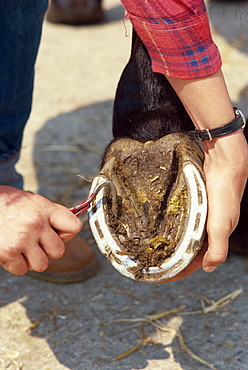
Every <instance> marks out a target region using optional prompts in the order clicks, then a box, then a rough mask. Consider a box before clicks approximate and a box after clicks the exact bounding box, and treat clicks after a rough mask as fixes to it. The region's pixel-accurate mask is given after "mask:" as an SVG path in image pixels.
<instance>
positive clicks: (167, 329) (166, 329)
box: [150, 321, 218, 370]
mask: <svg viewBox="0 0 248 370" xmlns="http://www.w3.org/2000/svg"><path fill="white" fill-rule="evenodd" d="M150 324H151V325H153V326H155V327H156V328H157V329H159V330H161V331H164V332H168V333H172V334H174V336H176V337H177V338H178V340H179V343H180V346H181V347H182V349H183V350H184V351H185V352H186V353H187V354H188V355H189V356H190V357H191V358H193V359H194V360H196V361H198V362H200V363H201V364H204V365H206V366H207V367H209V368H210V369H212V370H218V369H217V368H216V367H214V366H212V365H211V364H209V363H208V362H207V361H205V360H203V359H202V358H200V357H199V356H197V355H195V354H194V353H193V352H192V351H191V350H190V349H189V348H188V347H187V346H186V344H185V341H184V338H183V335H182V333H181V332H180V330H176V329H173V328H170V327H168V326H165V325H163V324H162V323H160V322H159V321H155V322H154V321H151V322H150Z"/></svg>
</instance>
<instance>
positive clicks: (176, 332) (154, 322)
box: [112, 306, 217, 370]
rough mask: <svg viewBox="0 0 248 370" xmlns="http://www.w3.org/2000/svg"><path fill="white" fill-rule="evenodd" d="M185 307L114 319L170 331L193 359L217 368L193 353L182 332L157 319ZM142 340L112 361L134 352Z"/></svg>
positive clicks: (141, 343)
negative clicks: (137, 316) (143, 323)
mask: <svg viewBox="0 0 248 370" xmlns="http://www.w3.org/2000/svg"><path fill="white" fill-rule="evenodd" d="M184 308H185V306H181V307H179V308H174V309H172V310H168V311H164V312H160V313H158V314H154V315H148V316H145V317H140V318H134V319H117V320H114V321H115V322H117V321H125V322H133V323H141V322H146V323H148V324H151V325H153V326H154V327H155V328H157V329H158V330H160V331H163V332H168V333H172V334H173V335H174V336H175V337H177V338H178V340H179V343H180V346H181V347H182V349H183V350H184V351H185V352H186V353H187V354H188V355H189V356H190V357H192V358H193V359H194V360H196V361H198V362H200V363H202V364H204V365H205V366H207V367H209V368H210V369H212V370H217V369H216V368H215V367H214V366H212V365H211V364H209V363H208V362H207V361H205V360H203V359H202V358H200V357H199V356H197V355H195V354H194V353H193V352H192V351H191V350H190V349H189V348H188V347H187V346H186V344H185V341H184V338H183V335H182V333H181V332H180V331H179V330H176V329H173V328H170V327H168V326H166V325H164V324H163V323H162V322H161V321H159V320H158V319H161V318H163V317H165V316H168V315H170V314H172V313H178V312H181V311H182V310H183V309H184ZM148 339H150V338H147V339H145V341H147V340H148ZM143 342H144V341H141V342H139V343H138V344H137V345H135V346H134V347H132V348H131V349H129V350H128V351H126V352H124V353H122V354H121V355H119V356H117V357H116V358H115V359H114V360H112V361H117V360H121V359H123V358H125V357H127V356H128V355H129V354H131V353H132V352H134V351H135V350H136V349H137V348H139V347H140V346H141V345H143V344H144V343H143ZM150 342H151V339H150Z"/></svg>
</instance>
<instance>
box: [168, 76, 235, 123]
mask: <svg viewBox="0 0 248 370" xmlns="http://www.w3.org/2000/svg"><path fill="white" fill-rule="evenodd" d="M167 79H168V80H169V82H170V84H171V85H172V87H173V88H174V90H175V91H176V93H177V95H178V96H179V98H180V100H181V101H182V103H183V105H184V106H185V108H186V110H187V112H188V114H189V115H190V117H191V119H192V121H193V123H194V125H195V127H196V128H197V129H199V130H204V129H213V128H216V127H219V126H222V125H224V124H226V123H228V122H230V121H231V120H232V119H233V118H234V111H233V107H232V103H231V101H230V98H229V94H228V91H227V87H226V84H225V81H224V78H223V75H222V72H221V70H219V71H217V72H216V73H214V74H212V75H210V76H206V77H202V78H196V79H180V78H172V77H168V76H167Z"/></svg>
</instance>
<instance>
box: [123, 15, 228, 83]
mask: <svg viewBox="0 0 248 370" xmlns="http://www.w3.org/2000/svg"><path fill="white" fill-rule="evenodd" d="M127 18H129V19H130V20H131V22H132V24H133V27H134V28H135V30H136V32H137V33H138V35H139V37H140V38H141V40H142V41H143V43H144V44H145V46H146V48H147V50H148V52H149V55H150V57H151V60H152V69H153V71H154V72H158V73H162V74H164V75H167V76H171V77H176V78H199V77H205V76H208V75H210V74H213V73H215V72H217V71H218V70H219V69H220V67H221V57H220V53H219V50H218V48H217V46H216V45H215V44H214V42H213V40H212V37H211V32H210V27H209V21H208V16H207V13H206V12H204V13H203V14H201V15H199V16H197V17H193V18H191V19H190V20H187V21H182V22H172V23H169V22H168V23H166V22H162V21H161V20H160V21H158V20H157V19H156V20H152V19H151V20H150V19H149V20H148V19H147V18H146V19H145V18H143V19H142V18H140V17H137V16H135V15H133V14H131V13H130V12H129V13H127Z"/></svg>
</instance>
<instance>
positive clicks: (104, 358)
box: [0, 0, 248, 370]
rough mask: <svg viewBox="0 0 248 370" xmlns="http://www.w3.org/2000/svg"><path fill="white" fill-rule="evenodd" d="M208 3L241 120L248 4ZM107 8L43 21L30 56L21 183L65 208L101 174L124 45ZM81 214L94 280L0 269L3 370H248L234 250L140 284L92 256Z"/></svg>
mask: <svg viewBox="0 0 248 370" xmlns="http://www.w3.org/2000/svg"><path fill="white" fill-rule="evenodd" d="M208 5H209V12H210V17H211V22H212V28H213V34H214V39H215V41H216V43H217V45H218V46H219V48H220V50H221V52H222V56H223V70H224V73H225V76H226V80H227V84H228V87H229V90H230V94H231V98H232V101H233V104H234V105H235V106H238V107H239V108H241V109H242V110H243V111H244V113H245V115H246V116H248V108H247V98H248V73H247V66H248V55H247V52H248V38H247V32H248V3H247V2H244V3H242V4H241V5H237V3H236V2H234V4H232V5H228V4H225V2H218V3H217V2H216V3H215V2H209V4H208ZM104 7H105V9H106V19H105V21H104V23H103V24H101V25H94V26H88V27H70V26H64V25H52V24H49V23H47V22H45V24H44V32H43V37H42V43H41V48H40V52H39V56H38V60H37V66H36V82H35V90H34V104H33V111H32V114H31V117H30V120H29V122H28V126H27V129H26V132H25V138H24V142H23V151H22V156H21V160H20V163H19V165H18V168H19V170H20V171H21V172H22V173H23V174H24V176H25V188H26V189H27V190H31V191H35V192H39V193H40V194H42V195H44V196H46V197H48V198H50V199H52V200H54V201H57V202H60V203H62V204H64V205H66V206H71V205H74V204H76V203H78V202H79V201H81V200H83V199H84V198H85V197H86V196H87V194H88V191H89V187H90V183H88V182H87V181H86V180H84V179H82V178H80V177H78V176H77V175H82V176H84V177H85V178H87V179H92V178H93V177H94V176H95V175H96V174H97V172H98V167H99V164H100V160H101V153H102V152H103V150H104V148H105V146H106V145H107V143H108V142H109V141H110V139H111V111H112V104H113V97H114V92H115V88H116V84H117V82H118V78H119V76H120V73H121V71H122V69H123V67H124V65H125V63H126V61H127V59H128V55H129V50H130V43H131V37H130V35H131V31H130V25H129V23H128V21H126V20H123V8H122V6H121V5H120V3H119V2H118V1H117V0H105V2H104ZM83 219H84V220H85V225H84V228H83V231H82V232H81V234H82V235H83V236H84V237H85V238H86V239H87V240H88V241H89V242H90V243H91V245H92V247H93V248H94V249H95V251H96V253H97V255H98V257H99V260H100V263H101V268H100V271H99V273H98V274H97V275H96V276H95V277H93V278H91V279H89V280H87V281H86V282H84V283H77V284H72V285H63V284H62V285H57V284H53V283H46V282H42V281H36V280H34V279H32V278H30V277H28V276H21V277H17V276H14V275H11V274H9V273H7V272H6V271H4V270H3V269H1V270H0V276H1V279H0V289H1V296H0V328H1V338H0V369H1V370H5V369H8V370H17V369H22V370H37V369H38V370H65V369H70V370H125V369H126V370H138V369H146V370H160V369H161V370H207V369H209V368H211V369H218V370H244V369H248V320H247V319H248V313H247V302H248V261H247V259H246V258H244V257H239V256H236V255H232V256H230V257H229V258H228V260H227V261H226V262H225V263H224V264H222V265H221V266H220V267H219V268H218V269H217V271H215V272H214V273H211V274H206V273H204V272H203V271H197V272H196V273H194V274H193V275H192V276H190V277H188V278H186V279H184V280H182V281H178V282H173V283H168V284H162V285H155V284H145V283H137V282H135V281H132V280H130V279H128V278H125V277H123V276H121V275H120V274H119V273H118V272H117V271H115V270H114V269H113V268H112V267H111V265H110V263H109V261H108V260H107V259H106V258H105V257H103V256H102V255H100V252H98V250H97V248H96V246H95V244H94V241H93V239H92V236H91V233H90V230H89V226H88V223H87V218H86V216H83ZM229 294H231V295H230V296H228V295H229ZM226 296H228V297H226ZM223 297H226V299H224V300H221V301H219V300H220V299H222V298H223ZM160 313H163V314H160ZM123 320H126V321H123ZM131 349H132V350H134V351H133V352H132V353H131ZM187 349H188V350H187ZM128 350H130V351H129V352H128V353H126V351H128ZM190 351H192V352H193V354H194V355H196V356H198V357H199V358H200V359H202V360H203V362H199V358H197V357H194V355H193V354H192V353H191V352H190ZM119 355H122V356H120V358H119V359H118V358H117V356H119ZM114 359H115V361H113V360H114ZM204 361H205V363H204Z"/></svg>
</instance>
